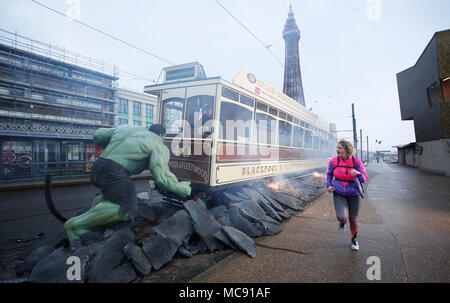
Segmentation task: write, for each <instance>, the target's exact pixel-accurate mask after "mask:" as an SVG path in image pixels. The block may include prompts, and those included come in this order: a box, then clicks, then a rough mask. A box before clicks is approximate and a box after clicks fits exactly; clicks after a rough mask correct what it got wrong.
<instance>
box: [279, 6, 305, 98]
mask: <svg viewBox="0 0 450 303" xmlns="http://www.w3.org/2000/svg"><path fill="white" fill-rule="evenodd" d="M283 39H284V41H285V61H284V62H285V63H284V83H283V93H285V94H286V95H288V96H289V97H291V98H292V99H294V100H295V101H297V102H298V103H300V104H301V105H303V106H305V96H304V94H303V84H302V73H301V69H300V55H299V51H298V43H299V41H300V30H299V29H298V27H297V23H296V22H295V18H294V13H293V12H292V7H291V6H290V7H289V13H288V18H287V19H286V23H285V25H284V29H283Z"/></svg>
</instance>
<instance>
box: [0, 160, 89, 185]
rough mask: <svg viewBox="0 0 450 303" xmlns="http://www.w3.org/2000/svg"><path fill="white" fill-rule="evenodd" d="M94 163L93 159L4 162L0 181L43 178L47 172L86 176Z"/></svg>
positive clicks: (69, 175)
mask: <svg viewBox="0 0 450 303" xmlns="http://www.w3.org/2000/svg"><path fill="white" fill-rule="evenodd" d="M92 164H94V162H93V161H65V162H31V163H11V164H5V163H2V164H1V166H0V167H1V171H0V181H4V180H10V181H15V180H43V178H44V177H45V174H46V173H50V174H51V175H52V176H59V177H73V178H79V177H86V176H88V175H89V174H90V172H91V168H92Z"/></svg>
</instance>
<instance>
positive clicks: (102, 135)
mask: <svg viewBox="0 0 450 303" xmlns="http://www.w3.org/2000/svg"><path fill="white" fill-rule="evenodd" d="M115 130H116V128H99V129H97V130H96V132H95V133H94V144H95V145H98V146H100V147H102V148H105V147H106V145H108V143H109V140H110V139H111V136H112V135H113V133H114V131H115Z"/></svg>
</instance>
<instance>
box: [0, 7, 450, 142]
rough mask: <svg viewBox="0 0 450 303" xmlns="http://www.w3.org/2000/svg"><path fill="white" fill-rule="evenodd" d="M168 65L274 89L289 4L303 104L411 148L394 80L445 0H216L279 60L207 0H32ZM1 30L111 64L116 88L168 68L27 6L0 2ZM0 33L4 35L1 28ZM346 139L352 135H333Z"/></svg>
mask: <svg viewBox="0 0 450 303" xmlns="http://www.w3.org/2000/svg"><path fill="white" fill-rule="evenodd" d="M36 1H38V2H40V3H42V4H44V5H46V6H49V7H51V8H53V9H55V10H58V11H60V12H62V13H64V14H68V15H70V16H73V17H75V18H78V20H80V21H81V22H84V23H87V24H89V25H90V26H92V27H95V28H97V29H99V30H102V31H104V32H106V33H108V34H110V35H113V36H115V37H117V38H120V39H122V40H124V41H126V42H128V43H130V44H133V45H135V46H138V47H139V48H142V49H144V50H146V51H148V52H150V53H152V54H155V55H157V56H159V57H161V58H163V59H165V60H167V61H169V62H173V63H175V64H182V63H187V62H192V61H198V62H200V63H201V64H202V65H203V66H204V67H205V71H206V74H207V76H221V77H222V78H223V79H225V80H226V81H229V82H231V81H232V79H233V77H234V76H235V75H236V74H237V73H238V71H239V68H240V67H245V68H247V69H248V70H249V71H251V72H253V73H254V74H255V75H257V76H258V77H259V78H261V79H263V80H265V81H266V82H268V83H270V84H271V85H273V86H274V87H277V88H278V89H280V90H282V86H283V71H284V68H283V67H282V65H280V63H279V62H278V60H280V61H281V62H282V63H284V40H283V39H282V29H283V27H284V23H285V20H286V18H287V12H288V7H289V4H292V8H293V12H294V17H295V19H296V21H297V25H298V27H299V29H300V31H301V39H300V65H301V71H302V80H303V87H304V89H305V91H306V93H305V98H306V105H307V108H310V107H312V111H313V112H315V113H316V114H318V115H319V116H321V117H323V118H324V119H325V120H327V121H329V122H335V123H336V124H337V129H338V130H350V129H351V128H352V120H351V104H352V103H354V104H355V110H356V115H357V129H358V136H359V129H362V130H363V141H364V145H363V149H364V151H365V149H366V136H369V146H370V148H371V150H375V144H374V143H375V140H381V141H382V144H380V145H377V147H376V148H377V149H378V150H386V149H387V150H389V149H392V150H395V149H393V148H392V146H394V145H400V144H406V143H409V142H414V141H415V137H414V127H413V122H412V121H401V117H400V107H399V101H398V92H397V82H396V74H397V73H399V72H401V71H403V70H404V69H406V68H409V67H411V66H413V65H414V64H415V63H416V61H417V59H418V58H419V56H420V55H421V53H422V51H423V50H424V48H425V47H426V45H427V44H428V42H429V41H430V40H431V38H432V36H433V34H434V33H435V32H437V31H442V30H446V29H449V28H450V18H449V16H448V12H449V11H450V1H448V0H428V1H426V0H340V1H338V0H302V1H300V0H294V1H289V0H220V1H219V2H220V3H221V4H222V5H223V6H224V7H226V8H227V9H228V11H230V12H231V13H232V14H233V15H234V16H235V17H236V18H237V19H239V20H240V21H241V22H242V23H243V24H244V25H245V26H246V27H247V28H248V29H249V30H250V31H251V32H252V33H253V34H254V35H256V36H257V37H258V39H259V40H261V41H262V42H263V43H264V44H265V45H271V46H270V50H271V51H272V52H273V54H274V55H275V56H276V57H277V58H278V60H277V59H276V58H274V57H273V56H272V55H271V54H270V53H269V52H268V51H267V50H266V49H265V48H264V47H263V46H262V45H261V44H260V43H259V42H258V41H257V40H256V39H255V38H254V37H253V36H252V35H251V34H250V33H248V32H247V31H246V30H245V29H244V28H243V27H242V26H241V25H240V24H239V23H238V22H236V21H235V20H234V19H233V18H232V17H231V16H230V15H229V14H228V13H227V12H226V11H225V10H224V9H223V8H222V7H220V6H219V5H218V4H217V3H216V2H215V1H214V0H191V1H186V0H159V1H156V0H154V1H151V0H147V1H144V0H130V1H118V0H108V1H106V0H89V1H87V0H78V1H77V0H36ZM0 29H3V30H8V31H12V32H14V31H17V34H19V35H23V36H26V37H29V38H32V39H36V40H39V41H42V42H45V43H50V44H53V45H55V46H58V47H61V48H63V47H64V48H65V49H67V50H71V51H73V52H76V53H79V54H82V55H85V56H89V57H92V58H95V59H99V60H104V62H106V63H109V64H112V65H116V66H117V67H118V68H119V70H120V71H124V72H128V73H132V74H135V75H138V76H140V77H142V78H145V79H146V80H143V79H142V78H141V79H134V78H133V77H130V76H128V75H127V74H125V73H121V74H120V80H119V85H120V86H121V87H126V88H132V89H137V90H141V91H142V89H143V86H144V85H148V84H151V82H150V81H151V80H155V81H156V80H157V79H158V76H159V74H160V71H161V68H162V67H164V66H168V65H169V64H168V63H167V62H164V61H162V60H160V59H157V58H155V57H152V56H150V55H148V54H146V53H144V52H141V51H139V50H136V49H134V48H132V47H130V46H127V45H125V44H123V43H120V42H118V41H116V40H113V39H111V38H109V37H107V36H105V35H102V34H100V33H98V32H95V31H93V30H91V29H89V28H87V27H84V26H82V25H80V24H78V23H76V22H74V21H72V20H70V19H68V18H65V17H63V16H61V15H58V14H57V13H55V12H52V11H50V10H48V9H46V8H44V7H42V6H39V5H38V4H36V3H34V2H32V1H30V0H14V1H12V0H0ZM0 35H4V33H1V32H0ZM338 136H339V138H347V139H351V137H352V133H351V132H341V133H339V135H338Z"/></svg>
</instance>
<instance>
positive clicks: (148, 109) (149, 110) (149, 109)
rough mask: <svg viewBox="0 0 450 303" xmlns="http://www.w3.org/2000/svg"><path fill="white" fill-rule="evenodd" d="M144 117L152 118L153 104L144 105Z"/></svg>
mask: <svg viewBox="0 0 450 303" xmlns="http://www.w3.org/2000/svg"><path fill="white" fill-rule="evenodd" d="M145 116H146V117H147V118H153V104H145Z"/></svg>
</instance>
